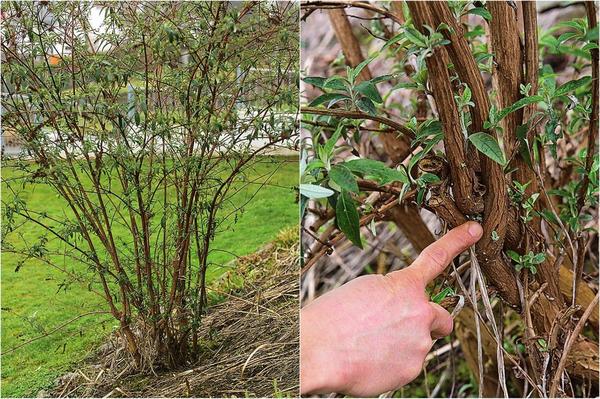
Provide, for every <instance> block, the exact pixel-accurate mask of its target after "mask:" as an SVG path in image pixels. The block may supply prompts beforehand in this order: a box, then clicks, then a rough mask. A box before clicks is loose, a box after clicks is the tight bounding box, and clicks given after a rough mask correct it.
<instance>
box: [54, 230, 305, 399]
mask: <svg viewBox="0 0 600 399" xmlns="http://www.w3.org/2000/svg"><path fill="white" fill-rule="evenodd" d="M298 270H299V267H298V238H297V233H296V231H291V230H288V231H284V232H282V234H280V236H279V237H278V239H277V240H276V241H275V242H274V243H272V244H269V245H267V246H266V247H264V248H263V249H261V250H260V251H258V252H256V253H254V254H251V255H248V256H245V257H242V258H239V259H238V260H237V261H236V274H237V273H240V272H241V274H242V276H243V278H244V285H243V287H242V288H238V289H237V290H232V289H231V287H230V284H231V282H230V279H229V278H228V276H225V277H224V278H223V279H222V280H221V281H220V282H217V283H216V284H214V285H213V287H212V290H213V291H215V292H217V293H219V294H221V295H225V296H226V297H227V299H226V300H225V301H223V302H222V303H220V304H218V305H215V306H213V307H211V308H210V310H209V311H208V314H207V315H206V316H205V318H204V320H203V322H202V336H203V337H204V338H203V341H202V343H203V353H202V354H201V355H200V358H199V359H198V361H197V362H195V363H194V364H193V365H190V366H189V367H186V368H185V369H180V370H170V371H159V370H154V371H153V372H148V373H139V372H134V371H132V370H131V367H130V364H131V362H130V361H129V359H127V357H126V355H125V354H124V353H123V351H122V349H121V348H120V346H119V345H118V343H117V342H116V340H115V338H114V337H113V338H112V339H111V340H109V342H107V343H106V344H105V345H103V346H102V347H101V348H100V349H99V350H98V353H97V354H96V355H95V357H94V359H93V360H92V359H91V360H90V361H89V362H88V363H87V364H85V365H82V366H81V367H80V368H79V369H77V370H76V371H74V372H71V373H68V374H66V375H64V376H62V377H61V378H59V380H58V381H57V386H56V388H55V389H54V390H53V391H52V392H51V396H56V397H91V396H93V397H248V396H250V397H252V396H257V397H265V396H267V397H272V396H288V397H296V396H298V390H299V381H298V373H299V369H298V364H299V342H298V323H299V320H298V283H299V275H298Z"/></svg>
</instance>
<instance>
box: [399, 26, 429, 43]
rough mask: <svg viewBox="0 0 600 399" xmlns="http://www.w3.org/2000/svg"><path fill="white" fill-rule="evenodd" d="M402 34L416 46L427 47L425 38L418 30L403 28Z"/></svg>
mask: <svg viewBox="0 0 600 399" xmlns="http://www.w3.org/2000/svg"><path fill="white" fill-rule="evenodd" d="M404 34H405V35H406V38H407V39H408V40H410V41H411V42H413V44H416V45H417V46H419V47H427V38H426V37H425V36H424V35H423V34H422V33H421V32H419V31H418V30H416V29H415V28H413V27H410V26H408V27H406V28H404Z"/></svg>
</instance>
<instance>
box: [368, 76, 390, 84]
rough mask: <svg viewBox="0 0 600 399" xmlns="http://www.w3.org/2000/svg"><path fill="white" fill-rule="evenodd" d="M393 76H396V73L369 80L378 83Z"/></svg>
mask: <svg viewBox="0 0 600 399" xmlns="http://www.w3.org/2000/svg"><path fill="white" fill-rule="evenodd" d="M393 78H394V75H381V76H377V77H375V78H373V79H371V80H369V82H371V83H373V84H374V85H376V84H377V83H381V82H385V81H387V80H390V79H393Z"/></svg>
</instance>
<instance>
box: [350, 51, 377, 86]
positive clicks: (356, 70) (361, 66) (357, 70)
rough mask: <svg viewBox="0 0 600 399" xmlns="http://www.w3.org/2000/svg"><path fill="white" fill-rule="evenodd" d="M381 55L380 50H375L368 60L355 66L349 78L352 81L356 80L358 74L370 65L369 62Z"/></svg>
mask: <svg viewBox="0 0 600 399" xmlns="http://www.w3.org/2000/svg"><path fill="white" fill-rule="evenodd" d="M378 55H379V52H375V53H373V54H371V55H370V56H369V58H367V59H366V60H364V61H363V62H361V63H360V64H358V65H357V66H356V68H354V69H353V70H352V72H351V74H350V76H349V77H348V79H350V82H354V80H355V79H356V77H357V76H358V75H360V73H361V72H362V70H363V69H365V67H366V66H367V65H369V63H370V62H371V61H373V60H374V59H375V58H376V57H377V56H378Z"/></svg>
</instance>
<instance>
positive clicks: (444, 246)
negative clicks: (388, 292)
mask: <svg viewBox="0 0 600 399" xmlns="http://www.w3.org/2000/svg"><path fill="white" fill-rule="evenodd" d="M482 234H483V229H482V228H481V226H480V225H479V224H478V223H476V222H467V223H465V224H462V225H460V226H458V227H455V228H453V229H452V230H450V231H449V232H448V233H446V234H445V235H444V236H442V237H441V238H440V239H439V240H437V241H436V242H434V243H433V244H431V245H429V246H428V247H427V248H425V249H424V250H423V251H421V254H420V255H419V256H418V257H417V259H416V260H415V261H414V262H413V263H412V265H410V266H409V267H408V268H406V269H405V270H410V271H411V272H413V273H415V274H416V275H418V276H420V277H421V278H422V279H423V282H424V283H425V285H427V284H428V283H429V282H430V281H432V280H433V279H435V278H436V277H437V276H439V275H440V274H441V273H442V272H443V271H444V269H446V267H447V266H448V265H449V264H450V262H451V261H452V259H454V258H455V257H457V256H458V255H460V254H461V253H462V252H463V251H464V250H466V249H467V248H469V247H470V246H471V245H473V244H475V243H476V242H477V241H479V239H480V238H481V235H482Z"/></svg>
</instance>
